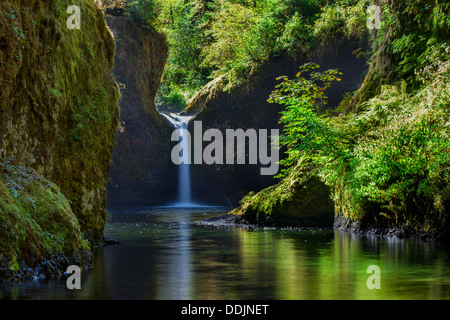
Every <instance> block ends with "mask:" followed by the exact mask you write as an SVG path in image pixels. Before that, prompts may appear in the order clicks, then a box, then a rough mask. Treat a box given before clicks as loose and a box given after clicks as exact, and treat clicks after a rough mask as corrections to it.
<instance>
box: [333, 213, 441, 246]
mask: <svg viewBox="0 0 450 320" xmlns="http://www.w3.org/2000/svg"><path fill="white" fill-rule="evenodd" d="M333 229H335V230H340V231H344V232H350V233H354V234H363V235H370V236H379V237H387V238H398V239H414V240H422V241H431V242H445V241H448V240H449V234H448V231H446V230H441V231H425V230H415V229H414V228H412V227H410V226H388V225H383V226H375V225H371V224H363V223H361V222H358V221H353V220H350V219H348V218H346V217H344V216H342V215H338V216H336V217H335V218H334V225H333Z"/></svg>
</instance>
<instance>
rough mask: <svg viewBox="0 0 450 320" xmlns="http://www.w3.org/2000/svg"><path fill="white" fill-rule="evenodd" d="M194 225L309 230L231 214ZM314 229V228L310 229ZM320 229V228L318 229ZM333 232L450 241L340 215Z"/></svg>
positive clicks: (446, 237)
mask: <svg viewBox="0 0 450 320" xmlns="http://www.w3.org/2000/svg"><path fill="white" fill-rule="evenodd" d="M194 224H195V225H204V226H216V227H241V228H246V229H249V228H261V227H273V228H282V229H285V228H301V229H310V227H293V226H291V227H286V226H277V225H275V224H272V223H269V224H266V223H265V224H261V223H259V224H258V223H257V224H253V223H250V222H248V221H247V220H246V219H245V218H244V217H242V216H238V215H233V214H224V215H221V216H219V217H214V218H211V219H207V220H202V221H197V222H195V223H194ZM311 228H313V229H316V228H314V227H311ZM319 229H320V228H319ZM332 229H334V230H339V231H342V232H349V233H354V234H359V235H367V236H377V237H386V238H397V239H414V240H421V241H430V242H445V241H448V240H449V239H450V237H449V234H448V232H446V231H445V230H442V231H433V232H431V231H416V230H414V229H413V228H412V227H409V226H403V227H399V226H373V225H364V224H362V223H361V222H357V221H352V220H350V219H348V218H345V217H343V216H341V215H339V216H336V217H335V218H334V225H333V227H332Z"/></svg>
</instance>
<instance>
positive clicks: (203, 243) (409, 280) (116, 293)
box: [0, 209, 450, 300]
mask: <svg viewBox="0 0 450 320" xmlns="http://www.w3.org/2000/svg"><path fill="white" fill-rule="evenodd" d="M222 213H223V212H222V211H220V210H219V211H213V210H206V209H204V210H200V209H197V210H191V211H189V210H180V209H178V210H161V209H158V210H157V209H149V210H144V211H137V212H134V211H128V212H125V214H124V213H123V212H119V213H116V214H112V215H111V217H110V220H109V222H108V224H107V226H106V230H105V235H106V236H107V237H111V238H114V239H118V240H120V241H121V244H120V245H117V246H111V247H105V248H103V249H100V250H98V252H97V253H96V259H95V267H94V269H93V270H92V271H90V272H87V273H84V274H83V278H82V290H80V291H69V290H68V289H67V288H66V286H65V281H63V280H61V281H52V282H49V283H34V284H30V285H23V284H22V285H19V286H13V287H12V288H10V289H3V290H0V292H2V297H3V298H7V299H15V298H17V299H23V298H29V299H221V300H222V299H223V300H229V299H236V300H238V299H239V300H242V299H280V300H304V299H308V300H316V299H317V300H319V299H448V298H449V297H450V285H449V284H450V272H449V270H450V268H449V266H450V259H449V258H448V251H447V248H446V246H444V245H443V244H438V243H426V242H420V241H414V240H395V239H381V238H375V237H361V236H357V235H354V234H350V233H343V232H340V231H333V230H280V229H261V228H260V229H243V228H240V227H233V226H214V225H212V226H211V225H196V224H193V223H192V222H195V221H201V220H204V219H207V218H211V217H214V216H217V215H219V214H222ZM370 265H377V266H379V267H380V270H381V289H379V290H376V289H374V290H369V289H368V288H367V286H366V281H367V279H368V277H369V276H370V274H368V273H367V272H366V270H367V267H369V266H370Z"/></svg>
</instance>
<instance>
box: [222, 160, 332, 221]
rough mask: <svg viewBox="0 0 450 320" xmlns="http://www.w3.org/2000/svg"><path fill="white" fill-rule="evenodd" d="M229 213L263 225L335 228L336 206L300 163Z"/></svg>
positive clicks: (319, 182)
mask: <svg viewBox="0 0 450 320" xmlns="http://www.w3.org/2000/svg"><path fill="white" fill-rule="evenodd" d="M230 214H231V215H237V216H240V217H241V218H242V219H244V220H245V221H247V222H248V223H251V224H258V225H264V226H278V227H280V226H291V227H332V226H333V221H334V206H333V202H332V201H331V198H330V190H329V188H328V187H327V186H326V185H325V184H324V183H323V182H321V181H320V179H318V178H317V177H316V176H315V175H314V173H313V171H312V170H311V169H310V168H308V167H306V166H302V165H301V164H299V165H298V166H297V167H296V169H294V170H293V171H292V172H291V174H290V175H289V176H287V177H286V178H284V179H283V180H281V182H280V183H278V184H277V185H274V186H271V187H268V188H266V189H264V190H262V191H260V192H258V193H256V194H255V193H254V192H251V193H250V194H248V195H247V196H246V197H244V198H243V199H242V200H241V202H240V206H239V207H237V208H235V209H234V210H232V211H231V212H230Z"/></svg>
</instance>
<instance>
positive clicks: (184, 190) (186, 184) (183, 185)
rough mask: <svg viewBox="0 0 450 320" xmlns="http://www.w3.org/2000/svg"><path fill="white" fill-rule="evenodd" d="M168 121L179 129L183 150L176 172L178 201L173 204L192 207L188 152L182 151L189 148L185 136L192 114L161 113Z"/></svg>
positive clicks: (188, 142)
mask: <svg viewBox="0 0 450 320" xmlns="http://www.w3.org/2000/svg"><path fill="white" fill-rule="evenodd" d="M161 115H163V116H164V117H165V118H166V119H167V120H169V122H170V123H171V124H172V125H173V126H174V127H175V129H181V130H180V138H181V141H180V143H181V148H182V150H183V152H182V153H181V154H180V157H181V160H182V162H181V164H180V165H179V169H178V170H179V172H178V192H179V195H178V203H176V204H175V206H178V207H194V206H197V205H195V204H194V203H192V196H191V172H190V170H191V168H190V164H189V163H190V152H189V151H188V152H184V151H185V150H190V139H188V137H187V132H188V131H187V127H188V124H189V121H190V120H191V119H192V118H194V117H193V116H183V115H179V114H176V113H161Z"/></svg>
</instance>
